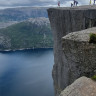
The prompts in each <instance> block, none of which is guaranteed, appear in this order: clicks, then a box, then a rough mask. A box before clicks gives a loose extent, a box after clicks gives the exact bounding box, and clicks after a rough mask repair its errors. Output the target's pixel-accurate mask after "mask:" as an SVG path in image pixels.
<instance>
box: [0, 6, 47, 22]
mask: <svg viewBox="0 0 96 96" xmlns="http://www.w3.org/2000/svg"><path fill="white" fill-rule="evenodd" d="M47 9H48V8H47V7H21V8H8V9H2V10H0V22H4V21H23V20H27V19H28V18H37V17H46V18H48V14H47Z"/></svg>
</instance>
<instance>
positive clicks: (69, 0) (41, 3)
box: [0, 0, 94, 9]
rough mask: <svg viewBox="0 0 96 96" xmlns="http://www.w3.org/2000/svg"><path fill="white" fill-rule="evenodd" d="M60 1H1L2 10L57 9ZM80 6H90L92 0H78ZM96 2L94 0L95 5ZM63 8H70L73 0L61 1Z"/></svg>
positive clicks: (0, 7)
mask: <svg viewBox="0 0 96 96" xmlns="http://www.w3.org/2000/svg"><path fill="white" fill-rule="evenodd" d="M58 1H59V0H14V1H13V0H9V1H8V0H0V9H6V8H18V7H57V2H58ZM77 1H78V2H79V5H88V4H89V1H90V0H85V1H84V0H77ZM93 1H94V0H92V3H93ZM60 2H61V7H69V6H70V4H71V3H72V2H73V0H60Z"/></svg>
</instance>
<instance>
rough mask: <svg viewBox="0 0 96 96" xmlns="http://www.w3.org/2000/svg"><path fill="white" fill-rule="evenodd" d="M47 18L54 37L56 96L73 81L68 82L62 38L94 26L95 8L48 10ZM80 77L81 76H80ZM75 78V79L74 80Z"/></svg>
mask: <svg viewBox="0 0 96 96" xmlns="http://www.w3.org/2000/svg"><path fill="white" fill-rule="evenodd" d="M48 16H49V20H50V23H51V27H52V31H53V35H54V61H55V64H54V67H53V73H52V74H53V79H54V86H55V94H56V96H58V95H59V94H60V92H61V91H62V90H63V89H64V88H65V87H66V86H68V85H69V84H71V83H72V82H73V81H74V79H72V80H69V75H68V74H69V70H68V69H69V65H68V60H67V58H66V56H65V54H64V52H63V48H62V37H63V36H65V35H66V34H68V33H71V32H75V31H80V30H83V29H87V28H90V27H93V26H96V6H81V7H73V8H50V9H48ZM66 46H67V45H66ZM73 51H74V50H73ZM70 65H71V64H70ZM77 74H78V73H77ZM82 75H83V74H81V75H80V76H82ZM77 77H79V76H77ZM77 77H75V79H76V78H77Z"/></svg>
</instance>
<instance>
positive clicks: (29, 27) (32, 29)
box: [0, 17, 53, 50]
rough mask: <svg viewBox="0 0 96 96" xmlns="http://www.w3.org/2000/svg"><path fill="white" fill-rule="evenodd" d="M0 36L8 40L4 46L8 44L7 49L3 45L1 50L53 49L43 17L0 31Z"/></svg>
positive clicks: (47, 24) (46, 20)
mask: <svg viewBox="0 0 96 96" xmlns="http://www.w3.org/2000/svg"><path fill="white" fill-rule="evenodd" d="M0 34H1V35H0V36H3V38H4V37H6V38H9V39H8V41H9V42H7V43H6V44H8V46H9V45H10V46H9V47H8V46H7V47H6V46H5V47H4V44H3V43H2V44H0V46H1V50H4V49H11V50H17V49H26V48H52V47H53V39H52V33H51V28H50V24H49V20H48V19H47V18H44V17H42V18H35V19H32V18H31V19H28V20H27V21H24V22H20V23H17V24H14V25H12V26H9V27H7V28H4V29H0ZM5 41H6V40H5ZM6 44H5V45H6Z"/></svg>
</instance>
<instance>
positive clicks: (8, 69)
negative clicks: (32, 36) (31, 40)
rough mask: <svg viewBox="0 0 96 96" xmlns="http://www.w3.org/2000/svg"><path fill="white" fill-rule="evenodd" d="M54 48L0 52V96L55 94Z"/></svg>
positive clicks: (43, 95)
mask: <svg viewBox="0 0 96 96" xmlns="http://www.w3.org/2000/svg"><path fill="white" fill-rule="evenodd" d="M53 64H54V60H53V49H35V50H25V51H15V52H0V96H54V89H53V80H52V67H53Z"/></svg>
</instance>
